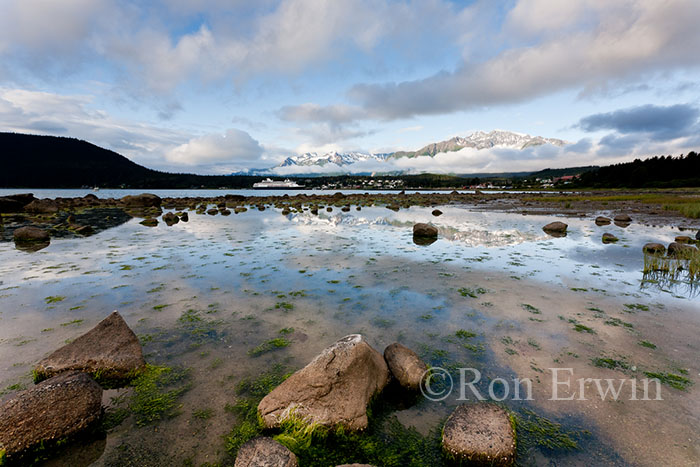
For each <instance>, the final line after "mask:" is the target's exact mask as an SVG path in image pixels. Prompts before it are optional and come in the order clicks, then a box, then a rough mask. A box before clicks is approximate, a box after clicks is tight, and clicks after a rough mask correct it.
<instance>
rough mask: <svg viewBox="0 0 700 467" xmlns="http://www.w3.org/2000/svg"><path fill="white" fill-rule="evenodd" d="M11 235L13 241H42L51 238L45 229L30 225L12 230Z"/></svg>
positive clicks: (47, 240)
mask: <svg viewBox="0 0 700 467" xmlns="http://www.w3.org/2000/svg"><path fill="white" fill-rule="evenodd" d="M12 236H13V237H14V240H15V243H32V242H38V243H43V242H49V241H50V240H51V236H50V235H49V233H48V232H47V231H46V230H44V229H40V228H39V227H33V226H31V225H28V226H26V227H20V228H19V229H17V230H15V231H14V232H13V234H12Z"/></svg>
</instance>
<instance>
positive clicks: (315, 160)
mask: <svg viewBox="0 0 700 467" xmlns="http://www.w3.org/2000/svg"><path fill="white" fill-rule="evenodd" d="M544 144H551V145H554V146H564V145H566V144H569V143H568V142H567V141H563V140H561V139H556V138H544V137H542V136H530V135H527V134H524V133H516V132H513V131H505V130H493V131H490V132H488V133H487V132H485V131H476V132H474V133H472V134H470V135H469V136H464V137H462V136H455V137H454V138H451V139H448V140H446V141H441V142H439V143H432V144H429V145H427V146H424V147H422V148H421V149H419V150H417V151H397V152H394V153H376V154H375V153H369V152H346V153H339V152H336V151H332V152H328V153H325V154H319V153H315V152H309V153H305V154H301V155H297V156H290V157H287V158H286V159H285V160H284V161H283V162H282V163H280V164H279V165H277V166H275V167H272V168H269V169H253V170H249V171H247V172H246V173H248V174H251V175H252V174H274V173H279V172H278V171H277V170H276V169H282V168H284V170H283V171H282V172H283V173H287V174H288V173H294V172H290V168H292V169H293V168H294V167H305V168H306V169H305V170H303V171H302V172H303V173H309V169H308V167H319V169H320V168H321V167H324V166H325V165H327V164H334V165H335V166H338V168H340V167H343V166H345V167H346V170H344V171H347V166H352V165H353V164H356V163H358V162H364V161H378V162H386V161H387V160H389V159H398V158H401V157H420V156H429V157H434V156H435V155H436V154H439V153H441V152H451V151H459V150H460V149H464V148H474V149H476V150H484V149H490V148H507V149H515V150H524V149H526V148H529V147H532V146H541V145H544ZM465 157H467V156H465ZM387 165H388V164H387ZM331 167H332V166H331ZM373 170H374V169H373ZM393 170H396V169H395V168H394V169H393ZM350 172H352V170H350Z"/></svg>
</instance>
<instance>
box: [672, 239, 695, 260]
mask: <svg viewBox="0 0 700 467" xmlns="http://www.w3.org/2000/svg"><path fill="white" fill-rule="evenodd" d="M696 251H697V248H695V247H694V246H691V245H685V244H683V243H678V242H672V243H671V244H670V245H669V246H668V256H675V257H679V258H684V257H688V256H690V255H692V254H693V253H695V252H696Z"/></svg>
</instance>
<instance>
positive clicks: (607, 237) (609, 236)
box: [603, 232, 619, 243]
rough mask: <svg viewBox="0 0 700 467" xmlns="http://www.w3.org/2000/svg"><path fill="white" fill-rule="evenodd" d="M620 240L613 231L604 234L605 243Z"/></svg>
mask: <svg viewBox="0 0 700 467" xmlns="http://www.w3.org/2000/svg"><path fill="white" fill-rule="evenodd" d="M618 240H619V238H617V237H616V236H614V235H613V234H611V233H607V232H606V233H604V234H603V243H615V242H617V241H618Z"/></svg>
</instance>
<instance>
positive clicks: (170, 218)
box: [163, 212, 180, 226]
mask: <svg viewBox="0 0 700 467" xmlns="http://www.w3.org/2000/svg"><path fill="white" fill-rule="evenodd" d="M163 221H164V222H165V223H166V224H168V226H171V225H173V224H177V223H178V222H180V218H179V217H177V216H176V215H175V214H173V213H172V212H166V213H165V214H163Z"/></svg>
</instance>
